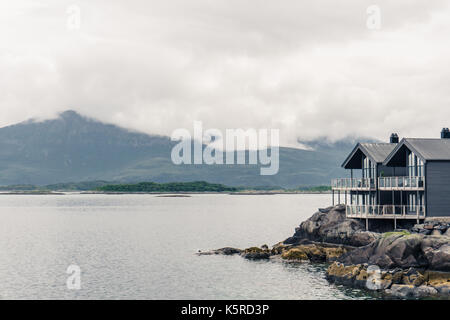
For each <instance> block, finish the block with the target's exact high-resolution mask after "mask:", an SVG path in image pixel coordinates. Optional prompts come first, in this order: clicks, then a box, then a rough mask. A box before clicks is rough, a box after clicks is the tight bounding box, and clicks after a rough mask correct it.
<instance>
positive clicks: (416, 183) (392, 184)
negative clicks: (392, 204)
mask: <svg viewBox="0 0 450 320" xmlns="http://www.w3.org/2000/svg"><path fill="white" fill-rule="evenodd" d="M378 188H379V189H380V190H423V189H424V188H425V177H409V176H405V177H382V178H378Z"/></svg>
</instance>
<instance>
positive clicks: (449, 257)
mask: <svg viewBox="0 0 450 320" xmlns="http://www.w3.org/2000/svg"><path fill="white" fill-rule="evenodd" d="M338 261H339V262H342V263H344V264H346V265H356V264H363V263H367V264H372V265H377V266H378V267H380V268H382V269H394V268H410V267H414V268H425V269H430V270H436V271H450V238H449V237H447V236H424V235H422V234H405V233H403V232H391V233H387V234H383V235H382V236H381V237H380V238H379V239H377V240H376V241H374V242H372V243H370V244H369V245H367V246H364V247H359V248H356V249H355V250H352V251H351V252H349V253H347V254H344V255H342V256H341V257H340V258H339V259H338Z"/></svg>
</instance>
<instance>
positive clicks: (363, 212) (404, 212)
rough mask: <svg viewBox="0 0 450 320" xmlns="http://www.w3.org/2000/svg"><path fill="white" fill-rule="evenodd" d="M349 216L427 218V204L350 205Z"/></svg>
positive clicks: (348, 207)
mask: <svg viewBox="0 0 450 320" xmlns="http://www.w3.org/2000/svg"><path fill="white" fill-rule="evenodd" d="M345 214H346V216H347V218H379V219H394V218H395V219H425V206H412V205H407V206H395V205H349V206H346V208H345Z"/></svg>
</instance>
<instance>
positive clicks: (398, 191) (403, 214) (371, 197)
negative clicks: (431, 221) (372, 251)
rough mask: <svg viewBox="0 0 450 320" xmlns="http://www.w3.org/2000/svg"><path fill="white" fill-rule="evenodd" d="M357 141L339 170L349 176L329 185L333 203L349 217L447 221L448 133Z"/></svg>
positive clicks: (449, 182) (449, 206)
mask: <svg viewBox="0 0 450 320" xmlns="http://www.w3.org/2000/svg"><path fill="white" fill-rule="evenodd" d="M398 140H399V139H398V136H397V135H396V134H392V135H391V138H390V143H358V144H357V145H356V146H355V148H354V149H353V150H352V152H351V153H350V154H349V155H348V157H347V158H346V159H345V161H344V163H343V164H342V167H343V168H345V169H349V170H350V177H349V178H341V179H335V180H333V181H332V193H333V204H334V203H335V200H336V198H337V201H338V203H342V204H345V206H346V215H347V217H349V218H363V219H366V221H368V219H394V220H396V219H416V220H417V221H420V220H422V219H425V218H426V217H450V131H449V129H448V128H444V129H442V132H441V138H440V139H417V138H404V139H402V140H401V141H398Z"/></svg>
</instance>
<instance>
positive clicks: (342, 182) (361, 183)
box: [331, 178, 375, 190]
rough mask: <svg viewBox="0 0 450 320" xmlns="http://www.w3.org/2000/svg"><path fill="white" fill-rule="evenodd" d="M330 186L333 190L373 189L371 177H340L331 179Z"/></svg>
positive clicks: (373, 182) (373, 183) (373, 181)
mask: <svg viewBox="0 0 450 320" xmlns="http://www.w3.org/2000/svg"><path fill="white" fill-rule="evenodd" d="M331 188H332V189H334V190H345V189H348V190H350V189H353V190H375V179H373V178H353V179H352V178H341V179H333V180H331Z"/></svg>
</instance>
